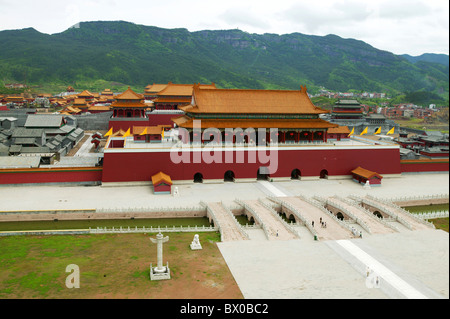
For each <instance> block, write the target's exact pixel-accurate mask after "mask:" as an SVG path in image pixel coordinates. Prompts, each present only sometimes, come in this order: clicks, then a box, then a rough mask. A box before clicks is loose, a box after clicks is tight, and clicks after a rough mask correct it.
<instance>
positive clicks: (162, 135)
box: [161, 129, 164, 139]
mask: <svg viewBox="0 0 450 319" xmlns="http://www.w3.org/2000/svg"><path fill="white" fill-rule="evenodd" d="M161 139H164V129H162V132H161Z"/></svg>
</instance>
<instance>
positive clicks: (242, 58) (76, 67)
mask: <svg viewBox="0 0 450 319" xmlns="http://www.w3.org/2000/svg"><path fill="white" fill-rule="evenodd" d="M0 43H1V50H0V81H3V82H27V83H28V84H40V85H42V84H49V83H52V84H63V85H72V86H74V87H75V88H76V89H78V88H80V89H84V88H88V89H90V88H91V87H93V86H95V83H97V84H98V83H101V85H103V87H101V88H99V89H103V88H105V86H104V84H105V83H106V82H104V81H108V82H109V83H111V82H119V83H122V84H124V85H131V86H132V87H139V88H141V90H142V89H143V87H144V86H146V85H148V84H151V83H167V82H169V81H172V82H174V83H197V82H201V83H211V82H215V83H216V85H217V86H218V87H222V88H253V89H298V88H299V86H300V85H301V84H302V85H306V86H307V87H308V89H309V91H310V92H314V91H315V90H317V89H318V88H319V87H320V86H323V87H325V88H327V89H330V90H336V91H347V90H350V89H354V90H363V91H376V92H390V93H394V94H395V93H399V92H412V91H429V92H434V93H438V94H443V95H444V96H446V97H447V98H448V87H449V80H448V79H449V67H448V65H447V66H445V65H442V64H439V63H432V62H426V61H420V62H417V63H411V62H410V61H408V60H407V59H406V58H405V57H402V56H398V55H394V54H392V53H390V52H387V51H382V50H378V49H376V48H374V47H372V46H370V45H368V44H367V43H365V42H362V41H358V40H354V39H343V38H340V37H338V36H336V35H327V36H323V37H321V36H311V35H305V34H300V33H292V34H285V35H276V34H249V33H246V32H243V31H240V30H222V31H211V30H205V31H198V32H189V31H188V30H186V29H162V28H157V27H151V26H143V25H136V24H133V23H129V22H123V21H120V22H82V23H80V24H79V27H77V28H71V29H68V30H66V31H64V32H62V33H58V34H53V35H48V34H43V33H40V32H38V31H36V30H34V29H32V28H29V29H23V30H13V31H2V32H0Z"/></svg>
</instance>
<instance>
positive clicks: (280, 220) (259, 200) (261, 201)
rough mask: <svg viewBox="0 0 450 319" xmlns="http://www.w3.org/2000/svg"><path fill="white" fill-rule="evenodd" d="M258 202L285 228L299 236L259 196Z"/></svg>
mask: <svg viewBox="0 0 450 319" xmlns="http://www.w3.org/2000/svg"><path fill="white" fill-rule="evenodd" d="M258 202H259V203H260V204H261V205H262V206H264V207H265V208H266V209H267V210H268V211H269V212H270V213H271V214H272V215H273V216H274V217H275V218H276V219H277V220H278V221H279V222H280V223H281V224H282V225H283V226H284V227H285V228H286V229H287V230H289V231H290V232H291V233H292V234H293V235H294V236H295V237H299V235H298V233H297V232H296V231H295V229H294V228H293V227H292V226H291V225H289V224H288V223H287V222H286V221H285V220H284V219H283V218H282V217H281V216H280V215H279V214H278V213H277V212H276V211H275V210H274V209H273V207H271V206H270V205H268V204H267V203H264V201H263V200H262V199H261V198H258Z"/></svg>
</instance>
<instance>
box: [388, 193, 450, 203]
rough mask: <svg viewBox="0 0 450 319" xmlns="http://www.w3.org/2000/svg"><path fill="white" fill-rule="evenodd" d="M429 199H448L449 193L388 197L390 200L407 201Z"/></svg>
mask: <svg viewBox="0 0 450 319" xmlns="http://www.w3.org/2000/svg"><path fill="white" fill-rule="evenodd" d="M430 199H447V201H448V200H449V194H434V195H416V196H403V197H393V198H389V199H387V200H389V201H390V202H394V203H396V202H409V201H420V200H430Z"/></svg>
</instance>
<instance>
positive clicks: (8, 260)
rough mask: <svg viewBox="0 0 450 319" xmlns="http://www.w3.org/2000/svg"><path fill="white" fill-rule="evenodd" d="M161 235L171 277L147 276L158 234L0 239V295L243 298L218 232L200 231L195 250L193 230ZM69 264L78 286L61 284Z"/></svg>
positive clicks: (4, 296)
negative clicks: (155, 278)
mask: <svg viewBox="0 0 450 319" xmlns="http://www.w3.org/2000/svg"><path fill="white" fill-rule="evenodd" d="M164 236H169V241H168V242H167V243H165V244H164V249H163V251H164V253H163V259H164V264H166V262H167V261H168V262H169V267H170V270H171V277H172V279H170V280H163V281H151V280H150V276H149V266H150V263H152V264H153V265H156V262H157V259H156V244H153V243H151V241H150V239H149V238H150V237H152V238H155V237H156V234H108V235H72V236H70V235H58V236H11V237H0V298H3V299H8V298H10V299H13V298H14V299H20V298H38V299H43V298H49V299H50V298H55V299H68V298H73V299H91V298H121V299H122V298H152V299H153V298H155V299H188V298H189V299H196V298H201V299H204V298H209V299H210V298H213V299H222V298H230V299H241V298H243V295H242V294H241V292H240V290H239V288H238V286H237V284H236V282H235V280H234V278H233V276H232V275H231V272H230V271H229V269H228V267H227V265H226V263H225V261H224V259H223V258H222V255H221V253H220V251H219V249H218V247H217V245H216V242H217V241H219V240H220V235H219V233H216V232H205V233H199V236H200V243H201V244H202V247H203V249H202V250H194V251H192V250H191V249H190V247H189V245H190V243H191V242H192V239H193V237H194V233H167V234H164ZM69 264H76V265H78V266H79V269H80V288H72V289H69V288H67V287H66V285H65V281H66V277H67V276H68V275H69V273H66V272H65V271H66V267H67V265H69Z"/></svg>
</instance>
